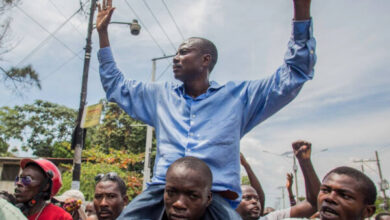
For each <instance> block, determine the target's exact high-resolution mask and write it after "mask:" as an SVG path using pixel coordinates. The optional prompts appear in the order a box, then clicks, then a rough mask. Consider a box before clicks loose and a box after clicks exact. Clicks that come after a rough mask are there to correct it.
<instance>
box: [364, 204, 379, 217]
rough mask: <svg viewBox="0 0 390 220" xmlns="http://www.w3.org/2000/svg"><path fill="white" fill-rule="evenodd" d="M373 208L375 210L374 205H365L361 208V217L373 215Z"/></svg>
mask: <svg viewBox="0 0 390 220" xmlns="http://www.w3.org/2000/svg"><path fill="white" fill-rule="evenodd" d="M375 210H376V207H375V205H366V207H365V208H364V210H363V217H364V218H369V217H371V216H372V215H374V213H375Z"/></svg>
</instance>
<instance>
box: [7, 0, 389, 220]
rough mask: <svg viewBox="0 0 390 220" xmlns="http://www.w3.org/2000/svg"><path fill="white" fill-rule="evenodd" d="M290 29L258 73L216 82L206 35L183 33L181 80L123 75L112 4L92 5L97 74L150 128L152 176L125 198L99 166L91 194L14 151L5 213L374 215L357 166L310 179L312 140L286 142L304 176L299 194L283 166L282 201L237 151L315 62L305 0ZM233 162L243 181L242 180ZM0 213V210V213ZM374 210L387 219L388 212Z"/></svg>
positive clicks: (116, 180)
mask: <svg viewBox="0 0 390 220" xmlns="http://www.w3.org/2000/svg"><path fill="white" fill-rule="evenodd" d="M293 5H294V18H293V22H292V36H291V38H290V41H289V43H288V49H287V52H286V55H285V57H284V62H283V64H282V66H281V67H280V68H278V69H277V71H276V72H275V73H274V74H273V75H271V76H270V77H268V78H265V79H262V80H252V81H242V82H228V83H226V84H225V85H219V84H218V83H217V82H215V81H210V80H209V76H210V73H211V72H212V70H213V68H214V66H215V64H216V63H217V59H218V52H217V48H216V46H215V45H214V44H213V43H212V42H211V41H209V40H207V39H205V38H200V37H192V38H189V39H188V40H186V41H185V42H183V43H182V44H181V45H180V46H179V49H178V51H177V53H176V55H175V56H174V58H173V72H174V77H175V78H176V79H177V80H179V81H181V82H182V84H180V85H177V84H175V83H168V82H166V83H144V82H139V81H137V80H128V79H125V78H124V76H123V74H122V72H121V71H120V70H119V68H118V67H117V66H116V63H115V60H114V57H113V54H112V51H111V48H110V41H109V36H108V26H109V24H110V20H111V16H112V14H113V13H114V10H115V8H114V7H113V5H112V0H103V1H102V3H101V4H98V5H97V10H98V15H97V20H96V29H97V32H98V34H99V44H100V50H99V52H98V59H99V63H100V77H101V81H102V85H103V88H104V90H105V92H106V95H107V99H108V100H109V101H112V102H116V103H117V104H118V105H119V106H120V107H121V108H122V109H123V110H124V111H125V112H126V113H128V114H129V115H130V116H131V117H133V118H135V119H138V120H141V121H143V122H145V123H146V124H149V125H151V126H153V127H154V128H155V131H156V139H157V152H156V159H155V164H154V169H153V178H152V180H151V182H149V183H148V186H147V188H146V189H145V190H144V191H143V192H142V193H141V194H139V195H138V196H137V197H136V198H134V199H132V200H131V201H129V198H128V196H127V195H126V191H127V187H126V183H125V182H124V181H123V179H121V178H120V177H119V176H118V175H117V173H114V172H109V173H105V174H98V175H97V176H96V178H95V183H96V184H95V193H94V198H93V201H91V202H86V201H85V199H84V196H83V194H82V193H81V192H80V191H77V190H69V191H66V192H64V193H63V194H62V195H60V196H57V193H58V191H59V190H60V188H61V186H62V181H61V173H60V172H59V170H58V168H57V167H56V166H55V165H54V164H53V163H51V162H50V161H48V160H45V159H36V160H32V159H23V160H22V161H21V163H20V167H21V170H22V172H21V173H20V175H18V176H17V177H16V180H15V192H14V194H9V193H6V192H3V193H1V194H0V195H1V197H2V198H4V199H0V210H1V212H0V214H2V215H4V216H6V217H4V219H26V218H27V219H29V220H45V219H58V220H70V219H74V220H80V219H81V220H86V219H88V220H92V219H99V220H103V219H104V220H111V219H119V220H122V219H136V220H138V219H151V220H159V219H164V220H165V219H167V220H175V219H191V220H197V219H206V220H209V219H222V220H226V219H227V220H230V219H232V220H235V219H244V220H256V219H261V220H278V219H292V218H306V219H309V218H319V219H322V220H327V219H339V220H358V219H364V218H369V217H371V216H373V215H374V213H375V211H376V208H375V204H374V203H375V200H376V195H377V194H376V193H377V191H376V187H375V184H374V183H373V182H372V180H370V179H369V178H368V177H367V176H366V175H365V174H363V173H362V172H360V171H358V170H356V169H354V168H351V167H345V166H343V167H336V168H334V169H332V170H330V171H329V172H328V173H327V174H326V175H325V177H323V179H322V181H320V180H319V178H318V176H317V174H316V172H315V169H314V167H313V164H312V162H311V150H312V149H311V143H310V142H308V141H302V140H299V141H295V142H293V143H292V149H293V152H294V154H295V156H296V158H297V160H298V163H299V166H300V168H301V170H302V174H303V177H304V181H305V192H306V197H305V200H304V201H298V200H297V199H295V198H294V196H293V194H292V190H291V186H292V175H291V174H288V175H287V180H288V181H287V184H286V186H287V188H288V192H289V198H290V205H291V206H290V207H289V208H287V209H282V210H274V209H272V208H270V207H267V208H265V200H266V193H265V192H264V190H263V189H262V186H261V183H260V181H259V179H258V178H257V177H256V175H255V174H254V171H253V170H252V168H251V166H250V165H249V163H248V162H247V160H246V159H245V157H244V155H242V154H240V139H241V138H242V137H243V136H244V135H245V134H246V133H248V132H249V131H250V130H251V129H253V128H254V127H255V126H256V125H258V124H259V123H261V122H262V121H264V120H266V119H267V118H268V117H270V116H272V115H273V114H274V113H276V112H277V111H279V110H280V109H281V108H283V107H284V106H285V105H287V104H288V103H289V102H291V101H292V100H293V99H294V98H295V97H296V96H297V95H298V93H299V92H300V90H301V88H302V86H303V84H304V83H305V82H306V81H308V80H311V79H312V78H313V74H314V64H315V62H316V55H315V45H316V42H315V40H314V38H313V28H312V26H313V23H312V18H311V15H310V5H311V1H310V0H293ZM240 164H241V165H242V166H243V167H244V168H245V170H246V172H247V174H248V179H249V182H250V184H248V185H241V176H240ZM0 217H1V216H0ZM376 218H377V219H386V218H389V214H388V213H382V214H378V215H377V216H376Z"/></svg>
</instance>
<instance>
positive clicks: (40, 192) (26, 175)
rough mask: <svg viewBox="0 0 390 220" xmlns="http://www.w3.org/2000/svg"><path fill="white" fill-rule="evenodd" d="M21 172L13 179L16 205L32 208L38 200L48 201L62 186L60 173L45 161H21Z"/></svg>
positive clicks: (50, 163)
mask: <svg viewBox="0 0 390 220" xmlns="http://www.w3.org/2000/svg"><path fill="white" fill-rule="evenodd" d="M20 167H21V168H22V172H21V174H20V175H19V176H17V177H16V179H15V186H16V187H15V194H14V195H15V198H16V202H17V203H28V204H29V205H30V206H33V205H34V204H35V203H36V202H38V201H40V200H48V199H50V198H51V197H53V196H54V195H56V194H57V192H58V191H59V189H60V188H61V186H62V180H61V173H60V171H59V170H58V168H57V167H56V166H55V165H54V164H53V163H52V162H50V161H48V160H46V159H37V160H32V159H23V160H22V161H21V162H20Z"/></svg>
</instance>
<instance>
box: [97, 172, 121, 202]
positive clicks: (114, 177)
mask: <svg viewBox="0 0 390 220" xmlns="http://www.w3.org/2000/svg"><path fill="white" fill-rule="evenodd" d="M105 181H112V182H116V183H117V184H118V188H119V192H120V193H121V195H122V196H125V195H126V191H127V186H126V184H125V182H124V181H123V180H122V178H120V176H118V174H117V173H114V172H110V173H107V174H104V176H103V177H101V178H99V179H98V180H97V181H96V185H97V184H98V183H100V182H105Z"/></svg>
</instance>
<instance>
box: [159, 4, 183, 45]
mask: <svg viewBox="0 0 390 220" xmlns="http://www.w3.org/2000/svg"><path fill="white" fill-rule="evenodd" d="M161 1H162V3H163V4H164V6H165V8H166V9H167V11H168V14H169V16H170V17H171V19H172V21H173V23H174V24H175V26H176V29H177V31H178V32H179V34H180V36H181V38H182V39H183V41H184V40H185V39H184V36H183V33H182V32H181V31H180V28H179V25H177V23H176V21H175V19H174V18H173V15H172V13H171V11H170V10H169V8H168V5H167V4H166V3H165V1H164V0H161Z"/></svg>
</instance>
